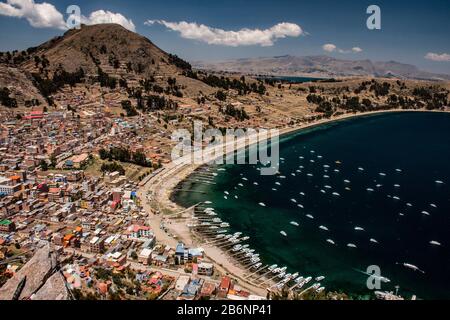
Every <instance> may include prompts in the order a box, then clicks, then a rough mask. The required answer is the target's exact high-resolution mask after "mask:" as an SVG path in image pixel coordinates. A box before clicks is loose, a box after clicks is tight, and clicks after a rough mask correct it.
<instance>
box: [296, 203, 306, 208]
mask: <svg viewBox="0 0 450 320" xmlns="http://www.w3.org/2000/svg"><path fill="white" fill-rule="evenodd" d="M297 207H299V208H301V209H305V207H304V206H303V205H302V204H298V205H297Z"/></svg>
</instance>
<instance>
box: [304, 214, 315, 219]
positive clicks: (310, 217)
mask: <svg viewBox="0 0 450 320" xmlns="http://www.w3.org/2000/svg"><path fill="white" fill-rule="evenodd" d="M306 217H307V218H309V219H314V216H312V215H310V214H307V215H306Z"/></svg>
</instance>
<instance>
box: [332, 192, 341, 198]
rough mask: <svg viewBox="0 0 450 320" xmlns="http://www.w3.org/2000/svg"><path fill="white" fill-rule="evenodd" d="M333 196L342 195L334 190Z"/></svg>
mask: <svg viewBox="0 0 450 320" xmlns="http://www.w3.org/2000/svg"><path fill="white" fill-rule="evenodd" d="M333 196H336V197H340V196H341V195H340V194H339V193H337V192H333Z"/></svg>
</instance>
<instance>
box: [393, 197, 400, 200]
mask: <svg viewBox="0 0 450 320" xmlns="http://www.w3.org/2000/svg"><path fill="white" fill-rule="evenodd" d="M392 199H394V200H400V197H397V196H393V197H392Z"/></svg>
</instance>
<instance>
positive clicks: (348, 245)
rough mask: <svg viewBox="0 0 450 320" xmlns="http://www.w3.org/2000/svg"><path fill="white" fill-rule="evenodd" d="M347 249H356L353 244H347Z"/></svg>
mask: <svg viewBox="0 0 450 320" xmlns="http://www.w3.org/2000/svg"><path fill="white" fill-rule="evenodd" d="M347 247H349V248H356V245H355V244H353V243H349V244H347Z"/></svg>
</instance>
